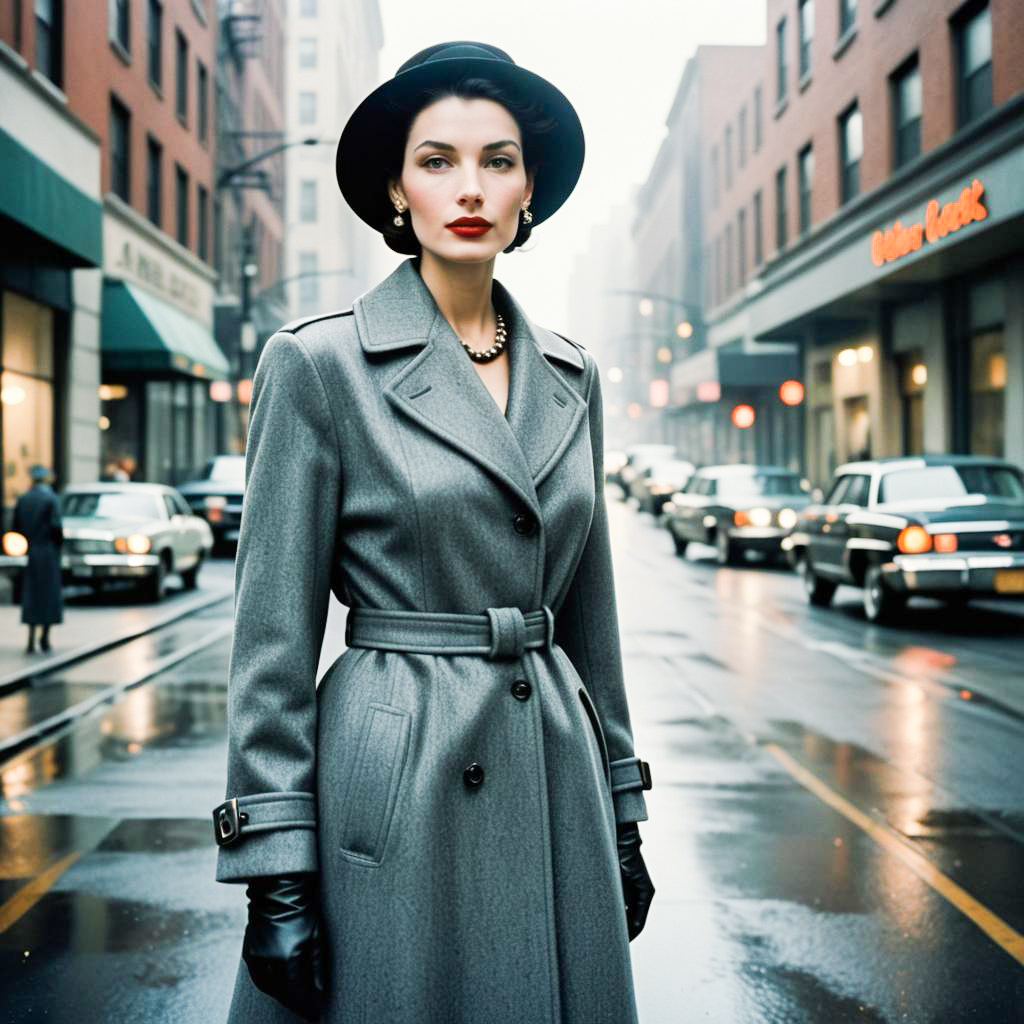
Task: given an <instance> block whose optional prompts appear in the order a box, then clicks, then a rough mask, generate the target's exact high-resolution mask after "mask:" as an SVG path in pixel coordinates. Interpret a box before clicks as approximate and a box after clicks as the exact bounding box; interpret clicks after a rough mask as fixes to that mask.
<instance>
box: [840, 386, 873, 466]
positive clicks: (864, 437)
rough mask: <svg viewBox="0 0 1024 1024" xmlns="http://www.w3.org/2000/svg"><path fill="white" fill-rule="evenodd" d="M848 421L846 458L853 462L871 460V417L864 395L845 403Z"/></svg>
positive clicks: (845, 415)
mask: <svg viewBox="0 0 1024 1024" xmlns="http://www.w3.org/2000/svg"><path fill="white" fill-rule="evenodd" d="M843 414H844V417H845V419H846V424H845V426H846V457H847V459H849V460H851V461H856V460H858V459H870V458H871V417H870V416H869V415H868V400H867V397H866V396H864V395H858V396H857V397H856V398H847V399H845V400H844V402H843Z"/></svg>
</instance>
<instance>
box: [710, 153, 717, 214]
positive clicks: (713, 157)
mask: <svg viewBox="0 0 1024 1024" xmlns="http://www.w3.org/2000/svg"><path fill="white" fill-rule="evenodd" d="M711 209H712V210H717V209H718V147H717V146H712V147H711Z"/></svg>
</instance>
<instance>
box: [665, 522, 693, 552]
mask: <svg viewBox="0 0 1024 1024" xmlns="http://www.w3.org/2000/svg"><path fill="white" fill-rule="evenodd" d="M668 532H669V533H671V534H672V543H673V544H674V545H675V548H676V554H677V555H679V556H682V555H685V554H686V549H687V548H688V547H689V546H690V542H689V541H688V540H686V538H685V537H680V536H679V535H678V534H677V533H676V532H675V531H674V530H671V529H670V530H669V531H668Z"/></svg>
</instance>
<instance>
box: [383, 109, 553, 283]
mask: <svg viewBox="0 0 1024 1024" xmlns="http://www.w3.org/2000/svg"><path fill="white" fill-rule="evenodd" d="M522 145H523V143H522V138H521V136H520V132H519V126H518V124H516V120H515V118H514V117H513V116H512V115H511V114H510V113H509V112H508V110H506V109H505V107H503V106H502V105H501V104H500V103H495V102H494V101H493V100H487V99H463V98H462V97H459V96H446V97H445V98H444V99H441V100H438V101H437V102H435V103H432V104H431V105H430V106H429V107H424V108H423V110H421V111H420V112H419V114H417V115H416V118H415V120H414V121H413V123H412V127H411V128H410V129H409V137H408V139H407V140H406V143H405V156H404V162H403V164H402V177H401V180H400V181H398V182H393V183H392V185H391V187H390V189H389V192H390V196H391V199H392V202H393V201H394V200H395V199H396V198H398V199H401V200H402V202H403V204H404V205H405V206H407V207H408V209H407V211H406V212H405V213H404V214H403V216H404V217H410V216H411V218H412V228H413V231H414V232H415V234H416V238H417V239H418V240H419V243H420V245H421V246H422V247H423V250H424V252H430V253H432V254H433V255H434V256H436V257H437V258H438V259H441V260H447V261H451V262H455V263H481V262H484V261H486V260H491V259H493V258H494V257H495V256H496V255H497V254H498V253H499V252H501V250H502V249H505V248H506V247H507V246H509V245H510V244H511V243H512V241H513V240H514V239H515V237H516V234H517V232H518V231H519V217H520V210H521V209H522V207H523V205H524V204H526V203H527V202H528V200H529V199H530V197H531V196H532V194H533V182H532V180H531V179H530V177H529V176H528V175H527V173H526V167H525V165H524V163H523V150H522ZM467 218H469V219H473V220H477V221H483V222H486V224H487V225H490V226H489V227H487V226H485V224H483V223H481V224H480V225H479V226H478V227H477V228H475V229H474V228H472V227H464V228H463V229H462V231H459V230H458V228H459V224H458V222H459V221H460V220H465V219H467Z"/></svg>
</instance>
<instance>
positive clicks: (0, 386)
mask: <svg viewBox="0 0 1024 1024" xmlns="http://www.w3.org/2000/svg"><path fill="white" fill-rule="evenodd" d="M53 320H54V317H53V310H51V309H48V308H47V307H46V306H41V305H39V304H38V303H36V302H31V301H29V300H28V299H25V298H22V297H21V296H20V295H15V294H14V293H13V292H4V293H3V309H2V323H3V346H2V356H3V369H2V372H0V405H2V408H3V497H4V505H5V508H13V506H14V503H15V502H16V501H17V500H18V498H19V497H20V495H22V494H24V493H25V491H27V490H28V489H29V487H31V486H32V481H31V479H30V478H29V475H28V468H29V466H32V465H34V464H35V463H37V462H39V463H42V464H43V465H44V466H47V467H48V468H50V469H52V470H55V469H56V467H55V465H54V461H55V458H54V457H55V454H56V453H55V451H54V380H53V376H54V353H53V348H54V337H53V335H54V322H53Z"/></svg>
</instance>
